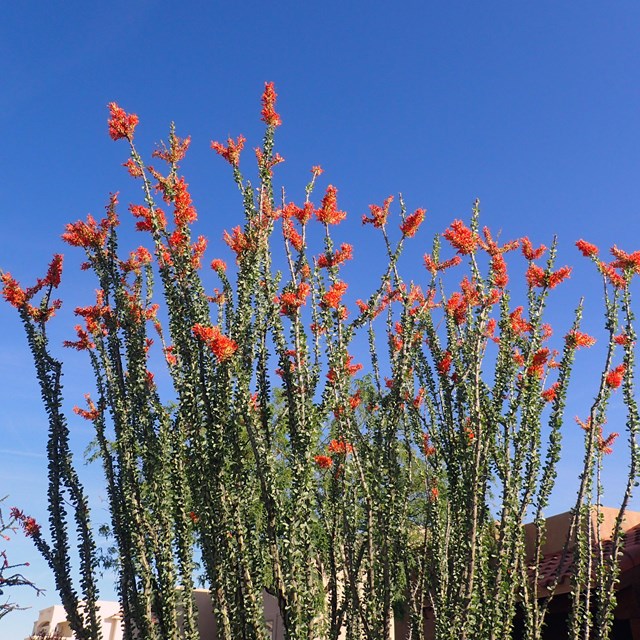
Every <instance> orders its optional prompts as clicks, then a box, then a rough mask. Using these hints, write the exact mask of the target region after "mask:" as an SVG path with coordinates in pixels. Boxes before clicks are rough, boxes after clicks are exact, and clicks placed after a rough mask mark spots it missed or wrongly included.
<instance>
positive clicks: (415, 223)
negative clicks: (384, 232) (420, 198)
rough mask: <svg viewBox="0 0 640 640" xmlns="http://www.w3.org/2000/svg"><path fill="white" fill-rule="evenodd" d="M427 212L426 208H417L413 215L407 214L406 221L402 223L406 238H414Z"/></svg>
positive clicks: (401, 228) (401, 227)
mask: <svg viewBox="0 0 640 640" xmlns="http://www.w3.org/2000/svg"><path fill="white" fill-rule="evenodd" d="M426 213H427V210H426V209H416V210H415V211H414V212H413V213H412V214H411V215H409V216H407V217H406V218H405V221H404V222H403V223H402V224H401V225H400V231H402V235H403V236H405V237H406V238H413V236H415V235H416V233H417V231H418V228H419V227H420V225H421V224H422V223H423V222H424V216H425V214H426Z"/></svg>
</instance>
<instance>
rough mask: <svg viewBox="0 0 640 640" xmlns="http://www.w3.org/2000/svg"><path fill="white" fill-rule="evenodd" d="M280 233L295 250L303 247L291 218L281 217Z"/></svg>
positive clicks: (300, 249)
mask: <svg viewBox="0 0 640 640" xmlns="http://www.w3.org/2000/svg"><path fill="white" fill-rule="evenodd" d="M282 235H283V236H284V238H285V240H287V241H288V242H290V243H291V246H292V247H293V248H294V249H295V250H296V251H302V249H303V248H304V240H303V238H302V236H301V235H300V234H299V233H298V231H297V229H296V228H295V226H294V225H293V220H291V218H285V217H283V218H282Z"/></svg>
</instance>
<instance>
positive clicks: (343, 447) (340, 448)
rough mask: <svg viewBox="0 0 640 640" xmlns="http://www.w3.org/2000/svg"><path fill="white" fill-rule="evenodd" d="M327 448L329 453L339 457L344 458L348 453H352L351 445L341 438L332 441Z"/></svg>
mask: <svg viewBox="0 0 640 640" xmlns="http://www.w3.org/2000/svg"><path fill="white" fill-rule="evenodd" d="M327 448H328V450H329V453H335V454H336V455H340V456H346V455H347V454H349V453H353V445H352V444H349V443H348V442H346V441H345V440H344V439H343V438H339V439H338V440H332V441H331V442H330V443H329V446H328V447H327Z"/></svg>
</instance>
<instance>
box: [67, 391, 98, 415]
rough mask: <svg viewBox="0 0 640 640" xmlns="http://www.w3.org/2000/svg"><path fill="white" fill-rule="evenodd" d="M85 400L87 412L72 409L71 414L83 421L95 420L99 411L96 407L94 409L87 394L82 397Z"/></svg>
mask: <svg viewBox="0 0 640 640" xmlns="http://www.w3.org/2000/svg"><path fill="white" fill-rule="evenodd" d="M84 397H85V400H86V401H87V405H88V406H89V410H88V411H87V410H85V409H81V408H80V407H73V412H74V413H75V414H77V415H79V416H80V417H81V418H84V419H85V420H97V419H98V418H99V417H100V411H99V409H98V407H96V405H95V403H94V402H93V400H91V396H90V395H89V394H88V393H85V395H84Z"/></svg>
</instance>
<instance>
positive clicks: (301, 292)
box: [275, 282, 311, 317]
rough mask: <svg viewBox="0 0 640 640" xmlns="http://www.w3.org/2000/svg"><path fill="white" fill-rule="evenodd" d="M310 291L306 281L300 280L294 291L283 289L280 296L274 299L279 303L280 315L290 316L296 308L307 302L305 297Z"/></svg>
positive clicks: (294, 312)
mask: <svg viewBox="0 0 640 640" xmlns="http://www.w3.org/2000/svg"><path fill="white" fill-rule="evenodd" d="M310 293H311V287H310V286H309V284H308V283H306V282H301V283H300V284H299V285H298V287H297V289H296V290H295V291H285V292H284V293H283V294H282V295H281V296H280V298H277V297H276V299H275V302H276V303H279V304H280V315H282V316H289V317H292V316H294V315H295V314H296V312H297V311H298V309H299V308H300V307H301V306H302V305H304V304H307V297H308V296H309V294H310Z"/></svg>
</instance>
